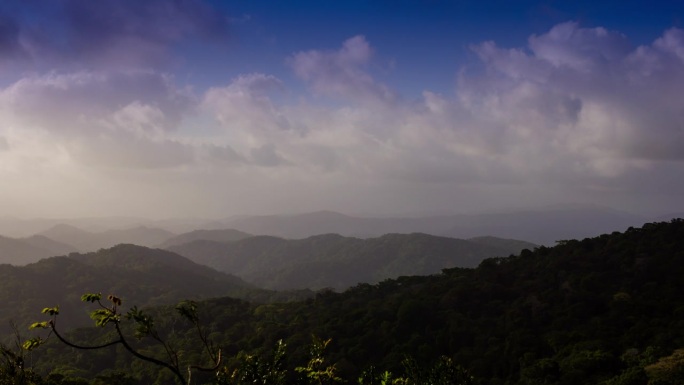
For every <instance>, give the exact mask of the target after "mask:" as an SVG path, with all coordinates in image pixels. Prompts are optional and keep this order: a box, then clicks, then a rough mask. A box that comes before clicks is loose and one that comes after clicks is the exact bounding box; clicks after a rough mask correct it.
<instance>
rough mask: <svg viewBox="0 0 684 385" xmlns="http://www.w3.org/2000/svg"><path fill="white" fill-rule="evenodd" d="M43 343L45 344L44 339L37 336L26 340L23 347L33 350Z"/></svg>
mask: <svg viewBox="0 0 684 385" xmlns="http://www.w3.org/2000/svg"><path fill="white" fill-rule="evenodd" d="M42 344H43V340H42V339H41V338H40V337H36V338H31V339H30V340H26V341H25V342H24V343H23V344H22V345H21V347H22V348H24V350H28V351H31V350H33V349H35V348H37V347H38V346H40V345H42Z"/></svg>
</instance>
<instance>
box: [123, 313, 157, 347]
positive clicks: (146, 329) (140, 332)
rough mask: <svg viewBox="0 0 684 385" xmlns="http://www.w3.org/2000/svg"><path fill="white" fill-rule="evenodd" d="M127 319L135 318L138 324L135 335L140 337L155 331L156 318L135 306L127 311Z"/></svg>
mask: <svg viewBox="0 0 684 385" xmlns="http://www.w3.org/2000/svg"><path fill="white" fill-rule="evenodd" d="M126 319H129V320H133V321H134V322H135V324H136V328H135V337H136V338H138V339H140V338H143V337H145V336H148V335H150V334H151V333H153V332H154V319H153V318H152V317H150V316H148V315H147V314H145V313H143V311H142V310H139V309H138V307H137V306H133V307H132V308H131V310H129V311H128V313H126Z"/></svg>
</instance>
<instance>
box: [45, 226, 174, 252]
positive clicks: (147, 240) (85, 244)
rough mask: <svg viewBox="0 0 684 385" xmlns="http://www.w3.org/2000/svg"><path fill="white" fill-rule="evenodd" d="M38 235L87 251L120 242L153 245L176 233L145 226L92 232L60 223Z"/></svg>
mask: <svg viewBox="0 0 684 385" xmlns="http://www.w3.org/2000/svg"><path fill="white" fill-rule="evenodd" d="M39 235H43V236H45V237H48V238H50V239H53V240H55V241H58V242H62V243H65V244H68V245H72V246H74V247H75V248H76V249H77V250H78V251H81V252H88V251H96V250H99V249H104V248H108V247H113V246H116V245H118V244H122V243H130V244H136V245H138V246H146V247H153V246H156V245H159V244H161V243H163V242H164V241H166V240H167V239H169V238H171V237H174V236H175V235H176V234H174V233H172V232H170V231H167V230H163V229H158V228H150V227H147V226H138V227H133V228H127V229H119V230H106V231H102V232H97V233H94V232H90V231H85V230H82V229H80V228H78V227H75V226H71V225H67V224H63V223H62V224H58V225H56V226H54V227H51V228H50V229H48V230H45V231H43V232H41V233H40V234H39Z"/></svg>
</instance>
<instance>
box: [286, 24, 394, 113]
mask: <svg viewBox="0 0 684 385" xmlns="http://www.w3.org/2000/svg"><path fill="white" fill-rule="evenodd" d="M372 55H373V50H372V48H371V47H370V45H369V44H368V42H367V41H366V38H365V37H364V36H361V35H358V36H354V37H352V38H349V39H348V40H346V41H345V42H344V43H343V44H342V48H340V49H339V50H337V51H318V50H311V51H303V52H298V53H296V54H294V55H293V56H292V57H290V58H289V60H288V63H289V64H290V66H291V67H292V69H293V70H294V72H295V74H296V75H297V76H299V77H300V78H301V79H303V80H305V81H307V82H308V83H309V84H311V87H312V89H313V90H314V91H315V92H316V93H320V94H322V95H325V96H336V97H344V98H349V99H353V98H362V99H364V100H366V101H368V100H379V101H391V100H392V99H394V98H395V95H394V93H392V92H391V91H390V90H389V89H388V88H387V87H385V86H383V85H382V84H379V83H377V82H375V81H374V80H373V78H372V76H371V75H370V74H369V73H368V71H367V70H366V69H365V66H366V65H367V64H368V62H369V61H370V60H371V57H372Z"/></svg>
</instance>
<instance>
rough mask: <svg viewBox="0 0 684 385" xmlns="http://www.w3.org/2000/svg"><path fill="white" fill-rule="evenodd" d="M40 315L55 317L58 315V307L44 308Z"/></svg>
mask: <svg viewBox="0 0 684 385" xmlns="http://www.w3.org/2000/svg"><path fill="white" fill-rule="evenodd" d="M41 313H43V314H48V315H57V314H59V306H55V307H46V308H44V309H43V310H42V311H41Z"/></svg>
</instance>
